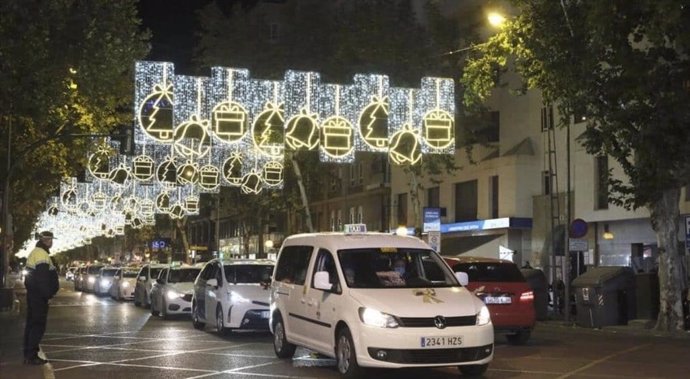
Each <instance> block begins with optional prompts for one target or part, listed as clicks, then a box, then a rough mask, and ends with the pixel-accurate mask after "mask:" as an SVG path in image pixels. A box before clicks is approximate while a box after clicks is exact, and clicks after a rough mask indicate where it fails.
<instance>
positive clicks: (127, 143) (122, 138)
mask: <svg viewBox="0 0 690 379" xmlns="http://www.w3.org/2000/svg"><path fill="white" fill-rule="evenodd" d="M112 139H114V140H116V141H119V142H120V154H121V155H134V126H133V125H120V126H118V127H117V128H116V129H115V133H113V135H112Z"/></svg>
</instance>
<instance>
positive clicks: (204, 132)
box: [174, 115, 211, 159]
mask: <svg viewBox="0 0 690 379" xmlns="http://www.w3.org/2000/svg"><path fill="white" fill-rule="evenodd" d="M208 123H209V122H208V120H200V119H199V118H198V117H197V116H196V115H193V116H192V119H191V120H189V121H187V122H183V123H182V124H180V125H179V126H178V127H177V128H175V136H174V139H175V143H174V146H175V151H176V152H177V153H178V154H180V155H182V156H184V157H185V158H187V159H199V158H201V157H204V156H205V155H206V154H208V152H209V150H211V138H210V136H209V134H208Z"/></svg>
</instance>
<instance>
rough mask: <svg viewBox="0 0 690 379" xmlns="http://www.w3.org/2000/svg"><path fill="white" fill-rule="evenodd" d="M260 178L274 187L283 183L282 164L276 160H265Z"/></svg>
mask: <svg viewBox="0 0 690 379" xmlns="http://www.w3.org/2000/svg"><path fill="white" fill-rule="evenodd" d="M262 178H263V180H264V183H266V185H267V186H269V187H276V186H279V185H281V184H282V183H283V164H282V163H280V162H276V161H270V162H266V164H265V165H264V170H263V175H262Z"/></svg>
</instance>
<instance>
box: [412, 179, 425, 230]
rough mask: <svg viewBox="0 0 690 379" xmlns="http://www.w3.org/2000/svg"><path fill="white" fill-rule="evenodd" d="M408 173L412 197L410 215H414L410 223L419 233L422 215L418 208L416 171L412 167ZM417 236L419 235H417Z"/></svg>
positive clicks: (419, 203) (419, 202)
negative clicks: (410, 178) (410, 177)
mask: <svg viewBox="0 0 690 379" xmlns="http://www.w3.org/2000/svg"><path fill="white" fill-rule="evenodd" d="M410 175H412V180H411V186H410V196H411V197H412V199H411V200H412V215H413V216H414V220H413V221H412V225H413V226H414V232H415V234H419V233H421V230H422V228H421V227H422V223H421V221H422V217H421V215H420V212H419V209H420V208H421V201H420V199H419V183H418V182H417V173H416V172H415V171H414V168H413V169H411V170H410ZM418 237H420V236H419V235H418Z"/></svg>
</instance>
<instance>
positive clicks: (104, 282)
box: [93, 267, 117, 296]
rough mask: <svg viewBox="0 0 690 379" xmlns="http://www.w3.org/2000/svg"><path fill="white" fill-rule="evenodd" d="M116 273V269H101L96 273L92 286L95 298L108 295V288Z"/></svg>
mask: <svg viewBox="0 0 690 379" xmlns="http://www.w3.org/2000/svg"><path fill="white" fill-rule="evenodd" d="M116 272H117V267H103V268H101V270H100V271H98V275H97V276H96V283H94V286H93V292H94V293H95V294H96V296H103V295H108V294H109V293H110V286H111V285H112V284H113V278H114V277H115V273H116Z"/></svg>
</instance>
